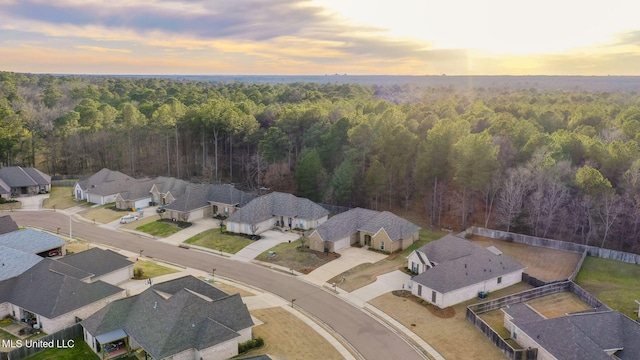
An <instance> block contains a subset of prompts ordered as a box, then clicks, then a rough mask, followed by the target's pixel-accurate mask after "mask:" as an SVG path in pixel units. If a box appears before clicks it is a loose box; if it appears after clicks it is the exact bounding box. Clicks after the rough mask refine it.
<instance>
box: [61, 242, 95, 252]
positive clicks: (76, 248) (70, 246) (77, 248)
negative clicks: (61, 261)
mask: <svg viewBox="0 0 640 360" xmlns="http://www.w3.org/2000/svg"><path fill="white" fill-rule="evenodd" d="M92 247H93V246H91V245H90V244H89V243H87V242H84V241H74V242H72V243H67V254H68V255H71V254H75V253H79V252H81V251H85V250H89V249H91V248H92Z"/></svg>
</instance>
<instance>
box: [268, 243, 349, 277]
mask: <svg viewBox="0 0 640 360" xmlns="http://www.w3.org/2000/svg"><path fill="white" fill-rule="evenodd" d="M270 251H274V252H275V254H276V255H275V256H269V252H270ZM339 257H340V254H336V253H328V254H325V253H321V252H318V251H313V250H310V249H309V248H308V247H301V241H300V240H296V241H292V242H290V243H282V244H278V245H276V246H274V247H272V248H271V249H269V250H268V251H265V252H263V253H262V254H260V255H258V256H257V257H256V260H260V261H264V262H267V263H272V264H277V265H280V266H284V267H286V268H289V269H293V270H295V271H298V272H301V273H303V274H308V273H310V272H312V271H313V270H315V269H316V268H319V267H320V266H322V265H324V264H326V263H328V262H329V261H331V260H335V259H337V258H339Z"/></svg>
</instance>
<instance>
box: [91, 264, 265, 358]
mask: <svg viewBox="0 0 640 360" xmlns="http://www.w3.org/2000/svg"><path fill="white" fill-rule="evenodd" d="M196 282H200V283H202V284H204V285H206V286H209V287H211V285H209V284H206V283H204V282H203V281H200V280H198V279H196V278H193V277H191V276H188V277H184V278H180V279H176V280H173V281H172V282H171V284H168V285H163V284H162V283H161V284H157V285H154V286H152V287H151V288H149V289H147V290H146V291H144V292H142V293H141V294H139V295H137V296H132V297H129V298H126V299H122V300H118V301H114V302H112V303H111V304H109V305H107V306H106V307H105V308H103V309H102V310H100V311H98V312H97V313H95V314H94V315H92V316H90V317H88V318H87V319H85V320H84V321H82V326H83V327H84V328H85V329H86V330H87V331H88V332H89V333H91V334H93V335H94V336H95V335H100V334H104V333H108V332H110V331H113V330H116V329H123V330H124V331H125V332H126V333H127V334H128V335H129V336H131V337H132V338H134V339H135V340H136V341H137V342H138V343H139V344H140V345H141V346H142V347H143V348H144V349H145V350H146V351H147V352H148V353H149V354H150V355H151V356H153V357H154V358H157V359H161V358H165V357H168V356H171V355H173V354H176V353H179V352H181V351H185V350H188V349H191V348H194V349H198V350H201V349H206V348H208V347H211V346H214V345H216V344H219V343H222V342H224V341H227V340H230V339H233V338H236V337H238V336H239V334H238V331H240V330H243V329H246V328H249V327H251V326H253V321H252V320H251V315H250V314H249V311H248V309H247V307H246V305H245V304H244V303H243V302H242V299H241V298H240V295H239V294H235V295H231V296H229V295H226V294H224V296H223V297H218V298H216V299H212V301H209V300H206V299H203V298H201V297H200V296H198V295H195V294H193V293H192V292H190V291H188V290H186V289H189V287H198V288H200V290H202V291H204V292H206V293H211V291H210V290H208V289H206V288H203V287H202V284H198V285H196ZM182 284H184V287H182V288H180V287H181V285H182ZM178 288H180V290H177V289H178ZM161 289H162V290H161ZM175 290H177V291H175ZM189 290H191V291H193V292H197V291H195V290H192V289H189ZM216 290H217V289H216ZM157 291H162V292H163V293H165V292H166V293H169V294H171V296H170V297H169V298H168V299H165V297H163V296H162V295H161V294H160V293H159V292H157ZM213 293H214V294H218V295H220V293H222V292H221V291H220V290H217V291H213ZM203 295H204V294H203ZM205 296H206V295H205Z"/></svg>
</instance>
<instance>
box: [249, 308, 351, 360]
mask: <svg viewBox="0 0 640 360" xmlns="http://www.w3.org/2000/svg"><path fill="white" fill-rule="evenodd" d="M251 314H252V315H253V316H255V317H256V318H258V319H259V320H260V321H262V322H263V323H264V324H262V325H258V326H256V327H254V328H253V336H254V337H261V338H262V339H264V344H265V346H264V347H263V348H261V349H255V350H252V351H249V352H247V353H245V354H242V355H243V356H252V355H259V354H269V355H273V356H278V357H281V358H283V359H296V360H315V359H343V357H342V355H340V353H339V352H338V350H336V349H335V348H334V347H333V346H332V345H331V344H329V342H328V341H327V340H325V338H323V337H322V336H320V335H318V334H317V333H316V332H315V330H313V329H312V328H311V327H309V326H308V325H307V324H305V323H304V322H303V321H302V320H300V319H298V318H297V317H296V316H294V315H293V314H291V313H289V312H288V311H286V310H284V309H282V308H279V307H276V308H269V309H260V310H254V311H252V312H251Z"/></svg>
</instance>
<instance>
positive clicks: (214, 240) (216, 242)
mask: <svg viewBox="0 0 640 360" xmlns="http://www.w3.org/2000/svg"><path fill="white" fill-rule="evenodd" d="M252 242H253V241H251V240H249V239H247V238H245V237H243V236H237V235H229V234H223V233H222V231H221V230H220V229H211V230H207V231H205V232H203V233H200V234H198V235H196V236H194V237H192V238H190V239H187V240H186V241H185V243H187V244H193V245H198V246H203V247H206V248H209V249H214V250H219V251H224V252H226V253H229V254H235V253H237V252H238V251H240V250H241V249H243V248H244V247H245V246H247V245H249V244H251V243H252Z"/></svg>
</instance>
